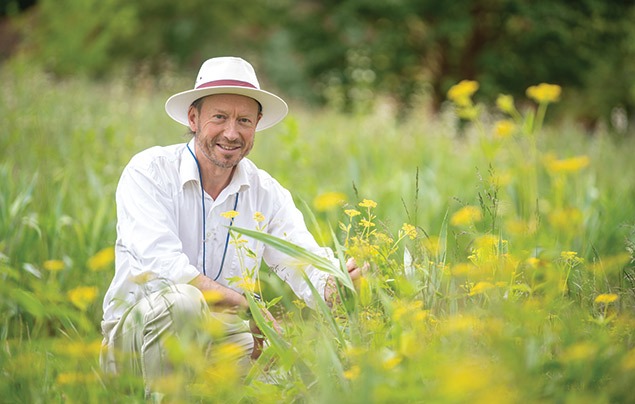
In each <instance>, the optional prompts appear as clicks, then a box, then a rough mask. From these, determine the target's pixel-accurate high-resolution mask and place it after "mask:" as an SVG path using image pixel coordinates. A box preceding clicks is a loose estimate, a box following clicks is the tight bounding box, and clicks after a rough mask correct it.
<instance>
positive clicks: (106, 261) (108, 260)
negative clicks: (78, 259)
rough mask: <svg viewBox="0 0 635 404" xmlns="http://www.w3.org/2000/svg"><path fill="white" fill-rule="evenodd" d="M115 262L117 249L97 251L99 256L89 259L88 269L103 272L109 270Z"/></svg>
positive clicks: (109, 248)
mask: <svg viewBox="0 0 635 404" xmlns="http://www.w3.org/2000/svg"><path fill="white" fill-rule="evenodd" d="M114 261H115V248H114V247H106V248H104V249H101V250H99V251H97V254H95V255H93V256H92V257H90V258H89V259H88V269H90V270H91V271H101V270H103V269H108V268H109V267H110V265H111V264H112V263H113V262H114Z"/></svg>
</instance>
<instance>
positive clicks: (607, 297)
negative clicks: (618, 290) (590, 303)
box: [595, 293, 619, 304]
mask: <svg viewBox="0 0 635 404" xmlns="http://www.w3.org/2000/svg"><path fill="white" fill-rule="evenodd" d="M618 298H619V296H618V295H616V294H615V293H603V294H601V295H598V296H597V297H596V298H595V303H604V304H609V303H613V302H614V301H616V300H617V299H618Z"/></svg>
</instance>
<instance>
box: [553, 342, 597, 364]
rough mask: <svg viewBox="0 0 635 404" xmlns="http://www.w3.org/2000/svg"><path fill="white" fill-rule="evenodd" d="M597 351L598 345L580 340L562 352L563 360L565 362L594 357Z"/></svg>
mask: <svg viewBox="0 0 635 404" xmlns="http://www.w3.org/2000/svg"><path fill="white" fill-rule="evenodd" d="M596 352H597V347H596V346H595V345H594V344H592V343H590V342H578V343H576V344H573V345H571V346H569V347H568V348H567V349H566V350H565V351H564V352H563V353H562V357H561V358H562V360H564V361H565V362H576V361H584V360H587V359H589V358H592V357H593V356H594V355H595V353H596Z"/></svg>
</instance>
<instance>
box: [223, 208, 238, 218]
mask: <svg viewBox="0 0 635 404" xmlns="http://www.w3.org/2000/svg"><path fill="white" fill-rule="evenodd" d="M220 215H221V216H222V217H224V218H225V219H233V218H235V217H236V216H238V212H236V211H235V210H228V211H227V212H223V213H221V214H220Z"/></svg>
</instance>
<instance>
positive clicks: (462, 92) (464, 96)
mask: <svg viewBox="0 0 635 404" xmlns="http://www.w3.org/2000/svg"><path fill="white" fill-rule="evenodd" d="M478 86H479V84H478V82H476V81H472V80H462V81H461V82H460V83H458V84H455V85H453V86H452V87H451V88H450V90H448V98H449V99H450V100H451V101H452V102H454V103H455V104H457V105H459V106H461V107H467V106H469V105H471V104H472V100H471V98H472V95H474V93H475V92H476V90H478Z"/></svg>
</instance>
